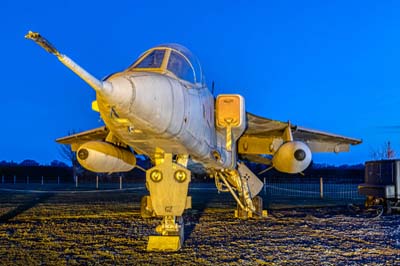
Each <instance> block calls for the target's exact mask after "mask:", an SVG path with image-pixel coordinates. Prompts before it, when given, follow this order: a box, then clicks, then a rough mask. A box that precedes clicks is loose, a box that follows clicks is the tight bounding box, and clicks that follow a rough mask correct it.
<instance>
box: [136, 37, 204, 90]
mask: <svg viewBox="0 0 400 266" xmlns="http://www.w3.org/2000/svg"><path fill="white" fill-rule="evenodd" d="M129 70H130V71H146V72H157V73H161V74H166V75H169V76H172V77H174V78H178V79H180V80H184V81H186V82H189V83H192V84H196V85H201V84H204V77H203V72H202V69H201V66H200V63H199V61H198V60H197V58H196V57H195V56H194V55H193V54H192V53H191V52H190V51H189V50H188V49H187V48H185V47H184V46H182V45H179V44H164V45H159V46H156V47H154V48H151V49H150V50H148V51H146V52H144V53H143V54H142V55H141V56H140V57H139V59H138V60H136V62H135V63H133V65H132V66H131V67H129Z"/></svg>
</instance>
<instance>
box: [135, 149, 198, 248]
mask: <svg viewBox="0 0 400 266" xmlns="http://www.w3.org/2000/svg"><path fill="white" fill-rule="evenodd" d="M181 161H182V160H181ZM189 182H190V171H189V170H187V169H186V168H185V167H182V166H181V165H179V164H176V163H173V162H172V154H163V158H162V159H159V164H157V165H156V166H154V167H153V168H150V169H149V170H147V171H146V186H147V189H148V190H149V191H150V196H145V197H144V198H143V199H142V204H141V214H142V217H152V216H162V217H163V220H162V222H161V224H160V225H159V226H157V228H156V232H157V233H158V234H159V235H154V236H150V237H149V242H148V244H147V251H177V250H179V249H180V248H181V246H182V244H183V241H184V225H183V219H182V214H183V212H184V210H185V209H188V208H191V197H188V196H187V194H188V188H189Z"/></svg>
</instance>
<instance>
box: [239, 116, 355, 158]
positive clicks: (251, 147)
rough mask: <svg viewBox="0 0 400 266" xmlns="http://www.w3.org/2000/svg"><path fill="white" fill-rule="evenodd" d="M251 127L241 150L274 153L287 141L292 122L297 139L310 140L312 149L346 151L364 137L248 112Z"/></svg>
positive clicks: (240, 144) (307, 141)
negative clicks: (336, 132)
mask: <svg viewBox="0 0 400 266" xmlns="http://www.w3.org/2000/svg"><path fill="white" fill-rule="evenodd" d="M246 115H247V129H246V131H245V132H244V133H243V135H242V136H241V137H240V138H239V144H238V150H239V153H240V154H273V153H274V152H275V151H276V147H279V146H280V145H281V144H282V143H283V142H284V132H285V129H286V128H287V127H288V126H289V125H290V126H291V131H292V135H293V140H298V141H302V142H304V143H306V144H307V145H308V146H309V147H310V149H311V151H312V152H335V153H337V152H344V151H349V149H350V145H356V144H360V143H361V140H359V139H355V138H349V137H345V136H340V135H336V134H331V133H326V132H322V131H318V130H313V129H307V128H304V127H300V126H296V125H293V124H290V123H289V122H281V121H277V120H272V119H268V118H264V117H260V116H256V115H253V114H251V113H247V114H246Z"/></svg>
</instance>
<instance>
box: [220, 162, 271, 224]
mask: <svg viewBox="0 0 400 266" xmlns="http://www.w3.org/2000/svg"><path fill="white" fill-rule="evenodd" d="M214 178H215V185H216V186H217V189H218V190H219V191H221V192H228V191H229V192H230V193H231V194H232V196H233V198H234V199H235V200H236V202H237V209H236V210H235V217H236V218H240V219H247V218H262V217H267V215H268V213H267V211H266V210H263V201H262V198H261V197H260V196H257V195H258V193H260V191H261V189H262V187H263V183H262V182H261V181H260V179H258V177H257V176H256V175H255V174H253V172H251V170H250V169H248V168H247V166H246V165H245V164H244V163H238V169H237V170H224V171H216V172H215V173H214Z"/></svg>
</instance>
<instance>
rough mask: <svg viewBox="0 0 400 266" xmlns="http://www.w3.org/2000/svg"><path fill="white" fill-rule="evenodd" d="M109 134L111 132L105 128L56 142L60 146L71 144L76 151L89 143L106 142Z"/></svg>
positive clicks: (84, 132) (77, 134)
mask: <svg viewBox="0 0 400 266" xmlns="http://www.w3.org/2000/svg"><path fill="white" fill-rule="evenodd" d="M108 134H109V130H108V129H107V128H106V127H105V126H102V127H99V128H95V129H91V130H87V131H83V132H80V133H76V134H73V135H69V136H66V137H62V138H58V139H56V141H57V142H58V143H60V144H69V145H71V148H72V150H73V151H75V150H76V149H77V148H78V147H79V146H80V145H82V144H83V143H85V142H88V141H95V140H101V141H104V140H105V139H106V137H107V136H108Z"/></svg>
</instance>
